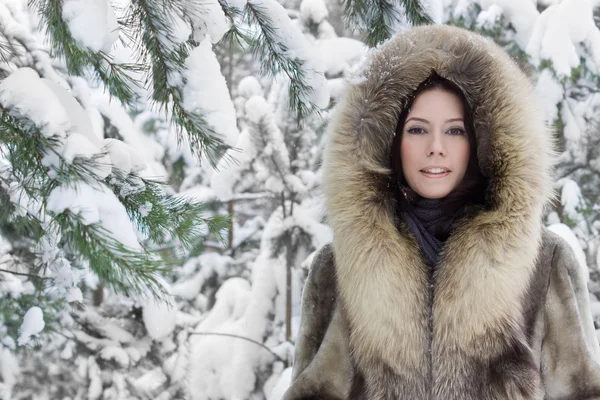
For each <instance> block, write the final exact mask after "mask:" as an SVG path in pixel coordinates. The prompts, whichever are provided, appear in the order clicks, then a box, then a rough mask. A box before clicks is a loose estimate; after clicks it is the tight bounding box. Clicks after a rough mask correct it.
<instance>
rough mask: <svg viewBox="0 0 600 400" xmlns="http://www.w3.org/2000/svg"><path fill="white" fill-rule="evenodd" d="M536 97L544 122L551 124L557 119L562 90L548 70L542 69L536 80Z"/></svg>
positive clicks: (562, 94)
mask: <svg viewBox="0 0 600 400" xmlns="http://www.w3.org/2000/svg"><path fill="white" fill-rule="evenodd" d="M535 90H536V95H537V97H538V98H539V99H540V100H541V104H542V106H543V107H544V115H545V118H546V121H547V122H549V123H553V122H554V121H556V119H557V118H558V108H557V106H558V105H559V104H560V103H561V101H562V99H563V96H564V90H563V87H562V86H561V84H560V83H559V82H557V81H556V79H555V78H554V76H552V72H551V71H550V70H549V69H544V70H543V71H542V72H541V73H540V74H539V75H538V79H537V84H536V86H535Z"/></svg>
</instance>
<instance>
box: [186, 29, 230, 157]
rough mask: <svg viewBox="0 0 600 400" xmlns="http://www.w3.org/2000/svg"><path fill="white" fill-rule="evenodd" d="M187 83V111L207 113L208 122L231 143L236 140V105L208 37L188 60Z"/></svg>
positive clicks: (193, 51)
mask: <svg viewBox="0 0 600 400" xmlns="http://www.w3.org/2000/svg"><path fill="white" fill-rule="evenodd" d="M185 67H186V70H185V73H184V75H185V78H186V81H187V83H186V85H185V87H184V88H183V98H184V106H185V108H186V110H189V111H195V112H197V113H199V114H201V115H204V116H205V118H206V121H207V122H208V124H209V125H210V126H212V127H213V128H214V130H215V132H216V133H217V134H218V135H220V136H221V138H222V139H223V141H224V142H225V143H226V144H228V145H229V146H234V145H235V144H236V142H237V139H238V136H239V134H240V133H239V131H238V128H237V125H236V119H235V108H234V107H233V102H232V101H231V97H230V96H229V90H228V88H227V82H226V81H225V78H224V77H223V75H222V74H221V65H220V64H219V61H218V60H217V58H216V56H215V53H214V52H213V51H212V47H211V44H210V41H209V40H207V39H205V40H204V41H202V43H200V45H199V46H198V47H196V48H195V49H194V50H192V52H191V53H190V55H189V56H188V58H187V59H186V61H185Z"/></svg>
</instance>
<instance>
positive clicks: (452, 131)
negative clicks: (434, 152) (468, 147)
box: [448, 128, 465, 136]
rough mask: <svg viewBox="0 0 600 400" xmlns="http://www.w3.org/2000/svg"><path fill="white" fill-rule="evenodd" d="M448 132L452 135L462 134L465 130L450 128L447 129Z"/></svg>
mask: <svg viewBox="0 0 600 400" xmlns="http://www.w3.org/2000/svg"><path fill="white" fill-rule="evenodd" d="M448 133H449V134H450V135H453V136H462V135H464V134H465V130H464V129H461V128H452V129H450V130H448Z"/></svg>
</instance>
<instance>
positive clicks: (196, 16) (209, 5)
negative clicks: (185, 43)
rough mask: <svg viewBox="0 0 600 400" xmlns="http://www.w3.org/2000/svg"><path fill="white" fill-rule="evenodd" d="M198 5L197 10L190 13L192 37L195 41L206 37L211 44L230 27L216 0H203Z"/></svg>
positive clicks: (218, 39)
mask: <svg viewBox="0 0 600 400" xmlns="http://www.w3.org/2000/svg"><path fill="white" fill-rule="evenodd" d="M192 4H194V3H192ZM199 6H200V11H199V12H196V13H190V14H191V16H192V24H193V26H194V39H195V40H196V41H197V42H203V41H204V40H205V39H208V41H210V43H213V44H214V43H217V42H219V41H220V40H221V39H222V38H223V36H224V35H225V33H227V31H228V30H229V28H230V26H229V21H228V19H227V17H226V16H225V13H224V12H223V7H221V5H220V4H219V2H218V0H204V1H202V2H201V3H200V4H199Z"/></svg>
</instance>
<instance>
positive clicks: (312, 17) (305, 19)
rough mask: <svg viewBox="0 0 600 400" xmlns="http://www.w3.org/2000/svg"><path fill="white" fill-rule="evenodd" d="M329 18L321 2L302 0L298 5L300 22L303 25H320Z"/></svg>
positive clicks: (317, 0) (318, 0)
mask: <svg viewBox="0 0 600 400" xmlns="http://www.w3.org/2000/svg"><path fill="white" fill-rule="evenodd" d="M328 16H329V12H328V11H327V6H326V5H325V2H324V1H323V0H302V3H300V20H301V21H302V23H303V24H305V25H308V24H309V23H313V24H317V25H318V24H320V23H321V22H323V20H325V19H326V18H327V17H328Z"/></svg>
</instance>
